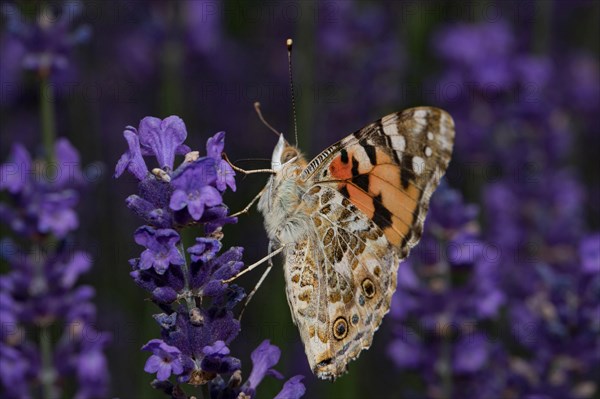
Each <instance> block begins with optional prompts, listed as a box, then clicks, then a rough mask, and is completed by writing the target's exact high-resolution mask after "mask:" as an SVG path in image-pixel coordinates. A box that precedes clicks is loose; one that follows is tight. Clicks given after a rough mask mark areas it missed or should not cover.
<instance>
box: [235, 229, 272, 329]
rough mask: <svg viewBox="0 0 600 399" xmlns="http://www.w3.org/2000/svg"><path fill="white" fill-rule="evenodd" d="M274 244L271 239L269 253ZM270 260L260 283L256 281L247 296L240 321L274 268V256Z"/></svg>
mask: <svg viewBox="0 0 600 399" xmlns="http://www.w3.org/2000/svg"><path fill="white" fill-rule="evenodd" d="M272 244H273V243H272V241H269V249H268V252H269V253H270V252H271V249H272ZM268 262H269V266H267V270H265V272H264V273H263V275H262V276H261V277H260V280H258V283H256V285H255V286H254V288H252V291H250V293H249V294H248V296H247V297H246V301H245V302H244V305H243V306H242V310H241V311H240V317H238V320H240V321H241V320H242V315H243V314H244V310H246V307H247V306H248V304H249V303H250V300H251V299H252V297H253V296H254V294H256V291H258V288H259V287H260V286H261V285H262V283H263V281H265V279H266V278H267V275H268V274H269V272H270V271H271V269H273V258H269V259H268Z"/></svg>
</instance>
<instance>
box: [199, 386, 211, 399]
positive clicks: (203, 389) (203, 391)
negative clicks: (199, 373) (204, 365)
mask: <svg viewBox="0 0 600 399" xmlns="http://www.w3.org/2000/svg"><path fill="white" fill-rule="evenodd" d="M200 397H201V398H202V399H210V391H209V390H208V383H206V384H202V385H201V386H200Z"/></svg>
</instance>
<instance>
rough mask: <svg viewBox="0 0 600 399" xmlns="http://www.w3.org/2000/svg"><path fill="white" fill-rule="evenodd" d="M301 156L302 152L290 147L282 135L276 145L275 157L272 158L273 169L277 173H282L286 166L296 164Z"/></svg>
mask: <svg viewBox="0 0 600 399" xmlns="http://www.w3.org/2000/svg"><path fill="white" fill-rule="evenodd" d="M299 155H300V152H299V151H298V149H297V148H296V147H294V146H293V145H290V143H288V142H287V141H286V140H285V138H284V137H283V134H280V135H279V140H278V141H277V145H275V149H274V150H273V156H272V157H271V169H273V170H274V171H275V172H280V171H281V170H282V169H283V167H284V166H285V164H287V163H288V162H294V161H295V160H296V159H298V156H299Z"/></svg>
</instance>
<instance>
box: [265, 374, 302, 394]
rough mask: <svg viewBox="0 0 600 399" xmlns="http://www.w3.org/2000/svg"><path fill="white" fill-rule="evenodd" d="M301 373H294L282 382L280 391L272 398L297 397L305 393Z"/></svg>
mask: <svg viewBox="0 0 600 399" xmlns="http://www.w3.org/2000/svg"><path fill="white" fill-rule="evenodd" d="M303 379H304V376H303V375H296V376H294V377H292V378H290V379H289V380H287V381H286V382H285V384H283V388H282V389H281V391H280V392H279V393H278V394H277V395H276V396H275V397H274V398H273V399H299V398H301V397H302V396H303V395H304V394H305V393H306V388H305V387H304V384H303V383H302V380H303Z"/></svg>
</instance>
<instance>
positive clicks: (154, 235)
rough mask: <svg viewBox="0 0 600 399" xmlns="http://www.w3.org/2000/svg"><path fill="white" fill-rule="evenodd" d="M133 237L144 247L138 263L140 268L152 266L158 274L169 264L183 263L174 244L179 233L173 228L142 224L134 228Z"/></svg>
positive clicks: (146, 268)
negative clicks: (157, 228)
mask: <svg viewBox="0 0 600 399" xmlns="http://www.w3.org/2000/svg"><path fill="white" fill-rule="evenodd" d="M134 238H135V242H136V243H137V244H139V245H143V246H144V247H146V250H145V251H144V252H142V255H141V257H140V262H139V264H138V266H139V268H140V269H142V270H148V269H150V268H151V267H153V268H154V270H156V272H157V273H158V274H164V273H165V271H166V270H167V268H168V267H169V265H177V266H181V265H183V264H184V263H185V259H184V258H183V256H182V254H181V253H180V252H179V249H177V246H176V244H177V243H178V242H179V234H177V232H176V231H175V230H172V229H159V230H156V229H154V228H152V227H149V226H142V227H140V228H139V229H137V230H136V232H135V235H134Z"/></svg>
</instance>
